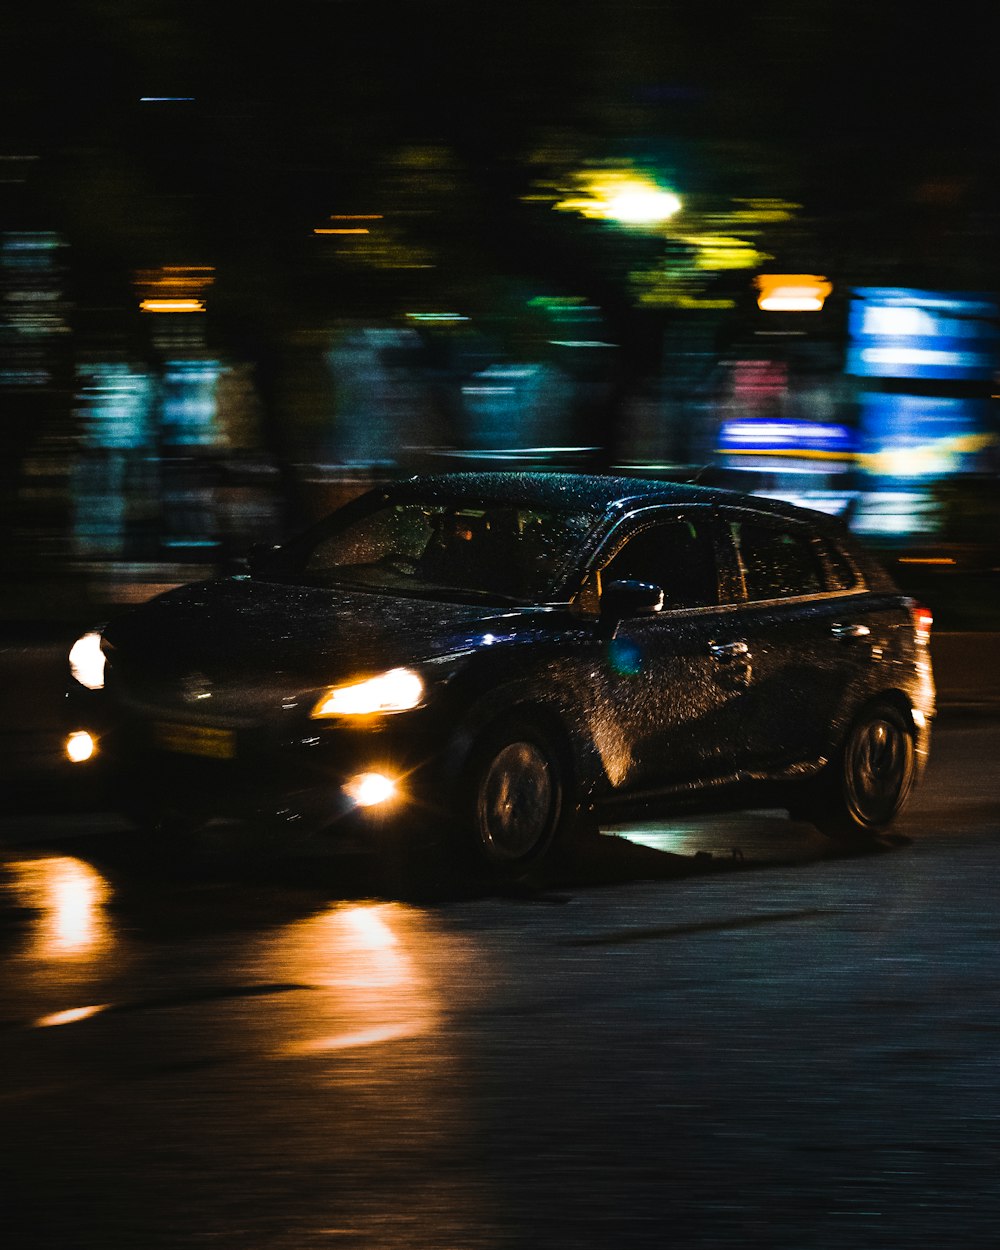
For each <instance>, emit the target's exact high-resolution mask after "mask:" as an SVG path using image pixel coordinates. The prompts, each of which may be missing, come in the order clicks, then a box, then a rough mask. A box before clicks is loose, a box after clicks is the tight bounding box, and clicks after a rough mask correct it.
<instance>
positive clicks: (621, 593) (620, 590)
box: [600, 581, 663, 637]
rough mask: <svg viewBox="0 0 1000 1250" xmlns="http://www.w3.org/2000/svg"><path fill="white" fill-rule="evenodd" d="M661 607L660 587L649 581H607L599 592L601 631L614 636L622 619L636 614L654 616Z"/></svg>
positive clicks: (661, 592) (661, 591) (661, 594)
mask: <svg viewBox="0 0 1000 1250" xmlns="http://www.w3.org/2000/svg"><path fill="white" fill-rule="evenodd" d="M662 609H663V589H662V587H660V586H654V585H653V584H652V583H651V582H634V581H627V582H608V584H607V586H605V587H604V589H603V590H602V592H601V621H600V623H601V632H602V633H605V632H606V633H608V634H610V636H611V637H614V633H615V630H616V629H617V628H618V625H619V624H620V623H621V622H622V621H624V620H628V619H629V618H630V617H636V616H656V614H657V613H658V612H660V611H662Z"/></svg>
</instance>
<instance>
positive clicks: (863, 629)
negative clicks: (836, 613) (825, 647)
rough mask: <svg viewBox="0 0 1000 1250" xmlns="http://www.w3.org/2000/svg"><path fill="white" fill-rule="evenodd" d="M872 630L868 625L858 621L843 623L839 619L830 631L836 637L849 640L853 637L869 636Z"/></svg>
mask: <svg viewBox="0 0 1000 1250" xmlns="http://www.w3.org/2000/svg"><path fill="white" fill-rule="evenodd" d="M871 632H872V631H871V630H870V629H869V628H868V626H867V625H859V624H856V623H851V624H847V625H842V624H841V623H840V622H839V621H838V622H837V624H835V625H832V626H831V627H830V633H831V634H833V636H834V638H839V639H841V640H842V641H848V640H849V639H851V638H868V637H869V636H870V635H871Z"/></svg>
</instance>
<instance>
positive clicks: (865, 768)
mask: <svg viewBox="0 0 1000 1250" xmlns="http://www.w3.org/2000/svg"><path fill="white" fill-rule="evenodd" d="M915 759H916V752H915V747H914V740H913V730H912V728H911V727H910V725H909V724H908V723H907V721H906V719H905V717H904V716H903V715H902V713H901V712H899V711H898V710H897V709H896V708H895V707H893V706H892V705H891V704H889V703H875V704H872V705H870V706H869V707H867V708H864V709H863V710H862V711H861V712H860V713H859V714H858V716H857V717H856V718H855V719H854V721H853V723H852V724H851V727H850V729H849V730H848V732H847V737H846V738H845V740H844V743H843V745H842V746H841V748H840V751H839V752H838V754H837V756H836V757H835V758H834V759H833V760H831V761H830V763H829V764H828V765H827V768H826V770H825V771H824V773H823V776H822V778H821V781H820V785H819V787H818V792H817V793H816V795H815V797H814V799H813V802H812V804H811V815H812V819H813V822H814V823H815V824H816V826H817V827H818V828H819V829H820V830H822V832H823V833H826V834H828V835H829V836H830V837H834V838H838V839H840V840H841V841H853V842H864V841H871V840H873V839H874V838H876V837H878V836H879V834H881V833H884V832H885V831H886V830H887V829H888V828H889V826H890V824H891V823H892V821H893V820H894V819H895V817H896V816H897V814H898V813H899V811H900V809H901V808H902V806H903V804H904V803H905V802H906V798H907V796H908V795H909V792H910V789H911V787H912V786H913V781H914V776H915V772H916V764H915Z"/></svg>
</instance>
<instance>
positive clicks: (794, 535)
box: [732, 521, 824, 599]
mask: <svg viewBox="0 0 1000 1250" xmlns="http://www.w3.org/2000/svg"><path fill="white" fill-rule="evenodd" d="M732 530H733V539H734V541H735V543H736V548H737V551H738V552H739V556H740V563H741V565H742V569H743V582H744V585H745V587H746V594H747V598H748V599H787V598H791V597H793V596H795V595H814V594H818V593H820V592H821V591H822V590H823V589H824V584H823V577H822V570H821V567H820V563H819V559H818V556H817V553H816V550H815V548H814V547H813V544H812V540H811V536H810V534H809V532H808V531H807V530H805V529H803V528H801V527H798V526H796V527H794V528H783V527H781V526H779V525H768V524H764V523H758V522H754V521H735V522H733V524H732Z"/></svg>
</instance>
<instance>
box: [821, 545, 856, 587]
mask: <svg viewBox="0 0 1000 1250" xmlns="http://www.w3.org/2000/svg"><path fill="white" fill-rule="evenodd" d="M821 547H822V551H823V556H824V562H825V564H826V581H827V588H828V589H829V590H854V589H855V588H856V587H857V586H858V585H859V583H860V580H861V579H860V576H859V574H858V570H857V568H856V567H855V565H854V562H853V561H852V560H851V559H850V557H849V556H848V554H847V552H846V551H843V550H842V549H841V548H840V547H838V546H837V545H836V544H835V543H833V542H822V543H821Z"/></svg>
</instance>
